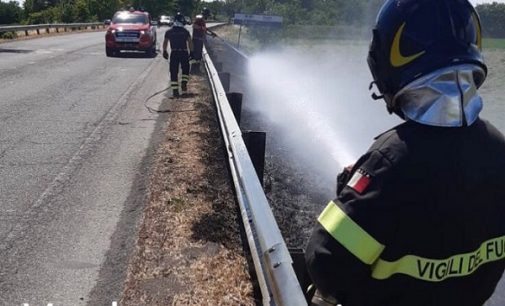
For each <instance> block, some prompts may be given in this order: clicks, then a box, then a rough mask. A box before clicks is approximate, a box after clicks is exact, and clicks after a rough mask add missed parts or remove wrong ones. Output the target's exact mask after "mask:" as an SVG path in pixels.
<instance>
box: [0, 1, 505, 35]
mask: <svg viewBox="0 0 505 306" xmlns="http://www.w3.org/2000/svg"><path fill="white" fill-rule="evenodd" d="M383 2H384V0H353V1H348V0H332V1H327V0H254V1H243V0H226V1H217V0H216V1H214V2H204V1H202V0H26V1H25V2H24V4H23V5H22V6H19V4H18V2H16V1H13V0H10V1H8V2H0V25H6V24H39V23H55V22H92V21H103V20H104V19H109V18H111V17H112V15H113V14H114V12H116V11H117V10H119V9H127V8H130V7H134V8H137V9H140V8H142V9H144V10H146V11H148V12H150V13H151V15H152V16H153V17H154V18H157V17H158V16H160V15H163V14H173V13H175V12H176V11H180V12H181V13H183V14H184V15H188V16H194V15H196V14H197V13H199V12H200V11H201V9H202V8H203V7H204V6H206V7H208V8H209V9H210V10H211V12H212V17H214V18H217V19H220V20H223V21H226V20H230V19H231V18H233V16H234V14H235V13H238V12H242V13H248V14H268V15H279V16H282V17H283V18H284V27H283V29H282V32H283V34H290V33H291V34H295V33H297V32H299V31H301V30H302V29H300V28H299V27H298V28H297V26H299V25H311V26H339V27H340V28H341V29H342V32H344V33H346V34H348V35H349V36H351V35H355V34H356V31H358V32H359V31H360V29H361V28H362V26H363V25H365V24H373V20H374V19H375V16H376V13H377V11H378V9H379V7H380V6H381V5H382V3H383ZM477 11H478V12H479V14H480V16H481V18H482V23H483V28H484V34H485V36H486V37H492V38H505V4H501V3H496V2H495V3H492V4H480V5H478V6H477ZM263 32H264V31H263ZM314 33H315V32H310V33H307V35H309V36H310V35H313V34H314Z"/></svg>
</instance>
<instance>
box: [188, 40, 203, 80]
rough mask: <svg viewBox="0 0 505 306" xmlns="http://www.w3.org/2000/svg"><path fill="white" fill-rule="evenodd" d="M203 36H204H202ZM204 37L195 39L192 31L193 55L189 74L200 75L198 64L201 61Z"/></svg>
mask: <svg viewBox="0 0 505 306" xmlns="http://www.w3.org/2000/svg"><path fill="white" fill-rule="evenodd" d="M203 35H205V34H203ZM204 40H205V38H204V37H196V36H195V31H193V54H192V58H191V73H192V74H199V73H200V63H201V61H202V57H203V54H202V51H203V44H204Z"/></svg>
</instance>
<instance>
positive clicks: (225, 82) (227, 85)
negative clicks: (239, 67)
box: [218, 72, 230, 92]
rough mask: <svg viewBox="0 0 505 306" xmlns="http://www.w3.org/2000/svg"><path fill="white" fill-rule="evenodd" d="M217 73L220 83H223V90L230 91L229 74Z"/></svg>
mask: <svg viewBox="0 0 505 306" xmlns="http://www.w3.org/2000/svg"><path fill="white" fill-rule="evenodd" d="M218 75H219V79H220V80H221V84H223V89H224V91H225V92H228V91H230V74H229V73H228V72H219V73H218Z"/></svg>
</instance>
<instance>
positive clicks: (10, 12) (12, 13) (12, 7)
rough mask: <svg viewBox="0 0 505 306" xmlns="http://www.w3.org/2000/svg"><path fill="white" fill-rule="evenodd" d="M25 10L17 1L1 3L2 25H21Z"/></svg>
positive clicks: (0, 22) (0, 16) (0, 19)
mask: <svg viewBox="0 0 505 306" xmlns="http://www.w3.org/2000/svg"><path fill="white" fill-rule="evenodd" d="M22 18H23V9H22V8H21V7H19V5H18V3H17V2H16V1H10V2H7V3H4V2H0V24H11V23H20V21H21V19H22Z"/></svg>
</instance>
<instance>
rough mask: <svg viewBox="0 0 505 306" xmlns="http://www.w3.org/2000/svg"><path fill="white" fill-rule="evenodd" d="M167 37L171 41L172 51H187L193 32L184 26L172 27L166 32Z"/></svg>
mask: <svg viewBox="0 0 505 306" xmlns="http://www.w3.org/2000/svg"><path fill="white" fill-rule="evenodd" d="M165 38H166V39H168V40H169V41H170V49H171V50H172V51H187V50H188V47H187V41H188V40H189V39H190V38H191V34H189V31H188V30H186V29H185V28H183V27H172V28H171V29H170V30H168V31H166V32H165Z"/></svg>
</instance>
